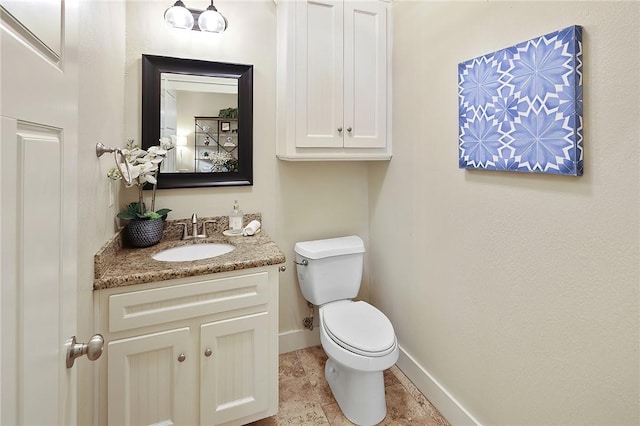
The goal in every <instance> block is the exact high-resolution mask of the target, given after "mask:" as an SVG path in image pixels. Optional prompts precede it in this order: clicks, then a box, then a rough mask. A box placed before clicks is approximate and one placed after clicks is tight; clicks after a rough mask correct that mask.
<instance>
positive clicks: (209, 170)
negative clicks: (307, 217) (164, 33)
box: [142, 54, 253, 189]
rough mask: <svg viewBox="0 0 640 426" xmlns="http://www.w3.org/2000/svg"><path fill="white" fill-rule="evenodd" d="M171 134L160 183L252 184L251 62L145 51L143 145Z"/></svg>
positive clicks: (185, 185)
mask: <svg viewBox="0 0 640 426" xmlns="http://www.w3.org/2000/svg"><path fill="white" fill-rule="evenodd" d="M161 137H164V138H169V139H170V140H171V141H172V142H173V143H174V146H175V147H176V149H173V150H171V151H169V153H170V154H169V158H167V159H166V160H165V161H164V162H163V166H162V168H161V169H160V173H159V174H158V184H157V188H158V189H165V188H201V187H209V186H232V185H253V65H246V64H231V63H225V62H211V61H202V60H198V59H183V58H172V57H169V56H153V55H146V54H143V55H142V148H143V149H146V148H149V147H151V146H154V145H158V140H159V139H160V138H161Z"/></svg>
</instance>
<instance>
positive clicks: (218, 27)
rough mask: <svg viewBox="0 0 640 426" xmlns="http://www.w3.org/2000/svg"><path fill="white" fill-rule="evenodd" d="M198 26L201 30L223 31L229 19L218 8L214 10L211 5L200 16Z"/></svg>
mask: <svg viewBox="0 0 640 426" xmlns="http://www.w3.org/2000/svg"><path fill="white" fill-rule="evenodd" d="M198 26H199V27H200V30H201V31H209V32H212V33H221V32H223V31H224V30H225V29H226V28H227V21H225V19H224V17H223V16H222V15H221V14H220V12H218V11H217V10H213V9H212V8H211V6H209V8H208V9H207V10H205V11H204V12H202V13H201V14H200V17H199V18H198Z"/></svg>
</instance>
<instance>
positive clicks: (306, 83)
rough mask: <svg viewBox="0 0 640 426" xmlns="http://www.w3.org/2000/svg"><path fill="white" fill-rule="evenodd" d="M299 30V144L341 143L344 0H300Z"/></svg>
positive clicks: (297, 87)
mask: <svg viewBox="0 0 640 426" xmlns="http://www.w3.org/2000/svg"><path fill="white" fill-rule="evenodd" d="M296 34H297V37H296V38H297V40H296V83H295V94H296V146H299V147H321V148H322V147H324V148H328V147H342V145H343V139H342V134H343V132H342V131H341V130H339V129H342V128H343V97H344V95H343V94H344V91H343V40H344V33H343V7H342V1H336V0H333V1H332V0H322V1H302V2H300V3H298V4H297V9H296Z"/></svg>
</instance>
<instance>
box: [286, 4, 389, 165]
mask: <svg viewBox="0 0 640 426" xmlns="http://www.w3.org/2000/svg"><path fill="white" fill-rule="evenodd" d="M389 14H390V12H389V4H388V3H387V2H384V1H342V0H317V1H310V0H302V1H280V2H278V148H277V155H278V157H279V158H281V159H283V160H388V159H390V158H391V139H390V136H389V134H390V130H391V126H390V125H389V120H390V117H391V114H390V108H389V101H390V71H389V65H390V60H389V58H390V48H389V45H390V43H389V37H388V22H389Z"/></svg>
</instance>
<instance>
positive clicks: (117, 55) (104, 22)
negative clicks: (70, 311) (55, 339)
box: [74, 1, 125, 425]
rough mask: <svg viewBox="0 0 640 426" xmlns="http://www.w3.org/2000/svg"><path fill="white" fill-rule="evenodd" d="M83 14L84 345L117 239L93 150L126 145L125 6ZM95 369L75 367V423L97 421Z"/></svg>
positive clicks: (108, 5) (100, 5)
mask: <svg viewBox="0 0 640 426" xmlns="http://www.w3.org/2000/svg"><path fill="white" fill-rule="evenodd" d="M79 12H80V38H79V46H78V49H79V50H78V60H79V80H78V86H79V91H78V93H79V99H78V118H79V119H78V149H79V151H78V159H79V164H78V173H79V184H78V223H79V228H78V235H79V241H78V280H79V282H78V319H79V320H78V329H77V336H78V341H80V342H86V341H87V340H89V337H90V336H91V335H93V334H94V333H96V332H98V331H99V330H96V329H95V328H94V326H93V318H94V317H93V255H94V254H95V253H96V252H97V251H98V250H99V249H100V247H101V246H102V245H103V244H104V242H105V241H106V240H107V239H108V238H110V237H111V236H112V235H113V233H114V229H115V228H114V226H115V221H114V217H115V214H116V213H117V210H116V208H117V196H118V189H119V188H118V186H117V185H113V184H112V183H110V182H109V181H108V180H107V178H106V176H107V171H108V170H109V169H110V168H111V167H113V165H114V162H113V157H111V156H110V155H106V156H103V157H102V158H100V159H98V158H96V153H95V147H96V143H97V142H102V143H104V144H105V145H107V146H123V145H124V144H123V143H122V141H123V140H124V113H123V112H122V107H123V105H124V48H125V25H124V24H125V6H124V3H123V2H110V1H81V2H80V9H79ZM110 191H113V197H111V196H110V194H109V192H110ZM110 198H113V200H114V203H113V207H109V203H110ZM98 362H100V361H98ZM94 366H95V364H94V363H92V362H87V361H86V360H84V361H81V362H77V363H76V364H75V366H74V369H76V374H77V375H78V378H79V380H78V388H79V389H78V390H79V391H78V422H77V424H82V425H88V424H92V423H93V410H92V409H93V389H94V388H93V368H94Z"/></svg>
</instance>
